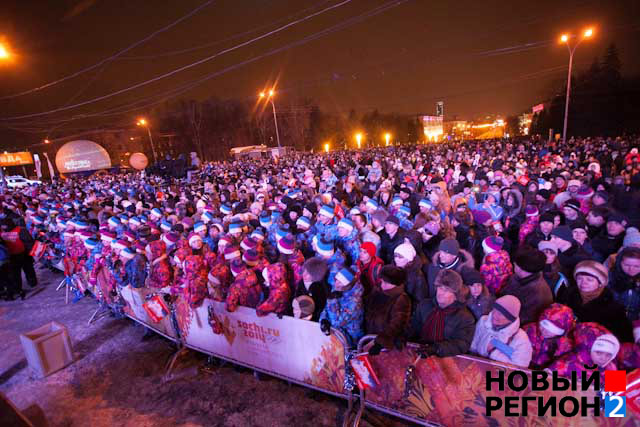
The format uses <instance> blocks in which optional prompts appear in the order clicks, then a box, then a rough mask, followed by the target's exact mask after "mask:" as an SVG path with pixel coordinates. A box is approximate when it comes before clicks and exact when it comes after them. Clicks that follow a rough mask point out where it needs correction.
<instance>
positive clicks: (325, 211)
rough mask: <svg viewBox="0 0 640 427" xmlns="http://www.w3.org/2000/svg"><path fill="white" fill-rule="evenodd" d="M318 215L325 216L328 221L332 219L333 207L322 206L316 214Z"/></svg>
mask: <svg viewBox="0 0 640 427" xmlns="http://www.w3.org/2000/svg"><path fill="white" fill-rule="evenodd" d="M318 215H322V216H326V217H327V218H329V219H333V215H334V213H333V207H332V206H329V205H324V206H322V207H321V208H320V212H318Z"/></svg>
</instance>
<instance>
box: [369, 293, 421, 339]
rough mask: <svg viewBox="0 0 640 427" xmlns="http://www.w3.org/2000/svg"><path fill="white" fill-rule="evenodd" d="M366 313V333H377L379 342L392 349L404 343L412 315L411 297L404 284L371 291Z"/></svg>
mask: <svg viewBox="0 0 640 427" xmlns="http://www.w3.org/2000/svg"><path fill="white" fill-rule="evenodd" d="M364 313H365V318H364V320H365V330H366V333H367V334H377V335H378V336H377V338H376V342H377V343H379V344H380V345H381V346H383V347H385V348H387V349H390V350H391V349H393V348H394V346H395V347H401V346H403V345H404V342H405V341H406V333H407V329H408V327H409V322H410V317H411V298H410V297H409V295H407V294H406V293H405V291H404V286H396V287H394V288H393V289H389V290H386V291H383V290H382V289H374V290H373V291H371V294H369V296H368V297H367V299H366V301H365V310H364Z"/></svg>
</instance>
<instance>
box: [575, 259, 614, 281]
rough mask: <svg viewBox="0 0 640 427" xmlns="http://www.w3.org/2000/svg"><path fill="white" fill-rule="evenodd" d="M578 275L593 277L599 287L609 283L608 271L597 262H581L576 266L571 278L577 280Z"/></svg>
mask: <svg viewBox="0 0 640 427" xmlns="http://www.w3.org/2000/svg"><path fill="white" fill-rule="evenodd" d="M579 274H585V275H587V276H591V277H594V278H595V279H597V280H598V282H599V283H600V287H603V286H606V285H607V283H608V281H609V270H608V269H607V267H605V266H604V265H602V264H600V263H599V262H597V261H591V260H587V261H581V262H579V263H578V265H576V269H575V270H574V271H573V278H574V279H575V278H577V277H578V275H579Z"/></svg>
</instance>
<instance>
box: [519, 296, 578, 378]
mask: <svg viewBox="0 0 640 427" xmlns="http://www.w3.org/2000/svg"><path fill="white" fill-rule="evenodd" d="M543 320H548V321H550V322H551V323H553V324H554V325H556V326H557V327H558V328H560V329H564V331H565V332H564V335H562V336H559V337H551V338H544V336H543V335H542V331H541V329H540V322H541V321H543ZM575 325H576V319H575V316H574V315H573V311H572V310H571V309H570V308H569V307H567V306H566V305H562V304H557V303H555V304H552V305H551V306H550V307H549V308H547V309H546V310H545V311H543V312H542V314H541V315H540V319H539V320H538V322H536V323H529V324H527V325H524V326H523V327H522V329H524V331H525V332H526V333H527V335H528V336H529V341H531V347H532V348H533V357H532V359H531V364H532V366H533V367H534V368H536V369H543V368H546V367H547V366H549V364H550V363H551V362H553V361H554V360H555V359H557V358H558V357H560V356H562V355H564V354H565V353H568V352H570V351H573V340H572V339H571V338H570V335H571V333H572V332H573V328H574V327H575Z"/></svg>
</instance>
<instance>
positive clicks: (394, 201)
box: [391, 196, 404, 206]
mask: <svg viewBox="0 0 640 427" xmlns="http://www.w3.org/2000/svg"><path fill="white" fill-rule="evenodd" d="M403 203H404V201H403V200H402V199H401V198H400V196H393V199H392V200H391V206H401V205H402V204H403Z"/></svg>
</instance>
